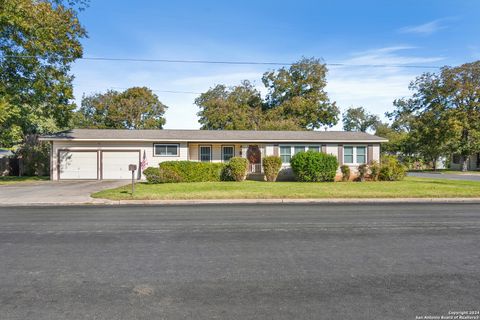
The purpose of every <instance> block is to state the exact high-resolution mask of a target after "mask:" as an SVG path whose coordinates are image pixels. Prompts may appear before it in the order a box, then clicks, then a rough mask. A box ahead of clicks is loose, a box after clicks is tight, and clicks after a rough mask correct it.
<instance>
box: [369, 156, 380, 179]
mask: <svg viewBox="0 0 480 320" xmlns="http://www.w3.org/2000/svg"><path fill="white" fill-rule="evenodd" d="M379 174H380V164H379V163H378V162H377V161H375V160H372V161H370V178H371V179H372V181H377V180H378V175H379Z"/></svg>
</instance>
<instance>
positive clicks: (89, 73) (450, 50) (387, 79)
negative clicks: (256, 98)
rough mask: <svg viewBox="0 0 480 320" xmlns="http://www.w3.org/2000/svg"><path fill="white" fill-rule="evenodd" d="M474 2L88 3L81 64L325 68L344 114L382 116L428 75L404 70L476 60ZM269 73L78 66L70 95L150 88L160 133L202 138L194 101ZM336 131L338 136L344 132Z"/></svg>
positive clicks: (479, 41)
mask: <svg viewBox="0 0 480 320" xmlns="http://www.w3.org/2000/svg"><path fill="white" fill-rule="evenodd" d="M478 12H480V1H477V0H464V1H462V0H456V1H441V0H435V1H433V0H416V1H410V0H402V1H368V0H364V1H358V0H356V1H300V0H297V1H278V0H277V1H248V0H244V1H208V0H204V1H153V0H151V1H126V0H116V1H112V0H91V3H90V6H89V8H87V9H86V10H85V11H83V12H82V13H81V14H80V20H81V22H82V23H83V25H84V26H85V27H86V29H87V31H88V34H89V38H87V39H85V40H83V45H84V56H85V57H115V58H146V59H185V60H222V61H225V60H227V61H278V62H294V61H296V60H298V59H300V58H301V57H302V56H305V57H312V56H313V57H317V58H323V59H324V61H325V62H326V63H345V64H349V65H365V64H389V65H396V66H395V67H382V68H379V67H373V68H372V67H360V66H349V67H329V74H328V77H327V80H328V85H327V91H328V93H329V96H330V98H331V99H332V100H334V101H337V104H338V106H339V107H340V108H341V109H342V111H343V110H345V109H346V108H348V107H350V106H364V107H365V108H366V109H367V110H369V111H371V112H374V113H376V114H379V115H381V116H383V114H384V113H385V112H386V111H389V110H391V109H392V101H393V100H394V99H396V98H400V97H403V96H406V95H408V94H409V92H408V83H409V82H410V81H411V80H413V79H414V78H415V76H417V75H419V74H421V73H422V72H424V71H432V70H431V69H412V68H406V67H402V66H404V65H422V66H443V65H457V64H461V63H464V62H470V61H474V60H478V59H480V37H479V31H480V19H478ZM272 68H276V67H272V66H265V65H254V66H251V65H211V64H167V63H160V62H156V63H152V62H121V61H90V60H80V61H78V62H76V63H75V65H74V66H73V68H72V71H73V73H74V75H75V77H76V78H75V81H74V93H75V96H76V101H77V103H78V104H79V103H80V100H81V97H82V94H90V93H93V92H104V91H106V90H107V89H111V88H113V89H123V88H128V87H131V86H147V87H149V88H151V89H153V90H156V91H155V93H156V94H157V95H158V96H159V98H160V100H161V101H162V102H163V103H165V104H166V105H167V106H169V109H168V111H167V113H166V119H167V125H166V128H170V129H173V128H185V129H190V128H198V127H199V124H198V122H197V117H196V113H197V112H198V108H197V107H196V106H195V105H194V104H193V101H194V99H195V98H196V97H197V96H198V95H197V94H190V93H181V94H180V93H167V92H162V91H168V90H173V91H188V92H204V91H206V90H208V89H209V88H210V87H213V86H214V85H216V84H219V83H223V84H227V85H235V84H238V83H239V82H240V81H241V80H243V79H248V80H250V81H252V82H253V83H255V84H256V85H258V87H259V89H261V90H262V92H264V89H263V85H262V83H261V76H262V74H263V72H265V71H268V70H271V69H272ZM340 128H341V125H340V124H339V125H337V126H335V127H334V129H340Z"/></svg>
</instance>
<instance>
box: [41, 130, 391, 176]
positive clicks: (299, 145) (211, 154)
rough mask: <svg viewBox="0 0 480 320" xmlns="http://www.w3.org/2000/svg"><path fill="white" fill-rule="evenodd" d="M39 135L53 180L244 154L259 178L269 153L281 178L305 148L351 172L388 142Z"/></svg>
mask: <svg viewBox="0 0 480 320" xmlns="http://www.w3.org/2000/svg"><path fill="white" fill-rule="evenodd" d="M40 139H41V140H43V141H50V142H51V144H52V148H51V150H52V151H51V160H50V166H51V170H50V171H51V174H50V178H51V179H52V180H68V179H94V180H102V179H131V177H132V175H131V172H130V171H128V169H129V165H130V164H135V165H136V166H137V168H138V169H137V171H136V172H135V178H136V179H142V178H144V177H143V175H142V170H143V169H145V168H146V167H152V166H153V167H156V166H158V165H159V163H160V162H162V161H172V160H190V161H211V162H226V161H228V160H229V159H230V158H231V157H234V156H237V157H246V158H248V159H249V162H250V165H249V168H248V170H249V174H250V175H251V176H255V175H256V176H261V175H262V171H263V169H262V164H261V163H262V157H264V156H268V155H278V156H280V157H281V159H282V162H283V169H282V171H281V174H280V178H282V179H288V178H291V177H292V173H291V170H290V158H291V157H292V156H293V155H294V154H295V153H297V152H300V151H306V150H314V151H321V152H325V153H329V154H333V155H335V156H336V157H337V158H338V160H339V163H340V165H342V164H346V165H349V166H350V167H351V168H352V171H353V172H355V171H356V168H357V167H358V165H360V164H362V163H368V162H370V161H372V160H376V161H379V160H380V143H382V142H386V141H387V140H386V139H384V138H380V137H377V136H374V135H371V134H368V133H364V132H343V131H237V130H225V131H222V130H113V129H73V130H69V131H63V132H59V133H57V134H54V135H48V136H43V137H41V138H40ZM339 172H340V171H339Z"/></svg>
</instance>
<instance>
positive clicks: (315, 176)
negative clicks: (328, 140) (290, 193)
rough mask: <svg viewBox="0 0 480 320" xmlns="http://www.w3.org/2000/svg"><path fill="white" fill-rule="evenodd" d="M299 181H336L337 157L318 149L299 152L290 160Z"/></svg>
mask: <svg viewBox="0 0 480 320" xmlns="http://www.w3.org/2000/svg"><path fill="white" fill-rule="evenodd" d="M290 164H291V166H292V170H293V173H295V176H296V177H297V180H298V181H302V182H319V181H334V180H335V175H336V173H337V168H338V161H337V157H335V156H333V155H330V154H325V153H322V152H316V151H307V152H304V151H302V152H299V153H297V154H296V155H294V156H293V157H292V159H291V160H290Z"/></svg>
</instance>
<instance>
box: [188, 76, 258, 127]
mask: <svg viewBox="0 0 480 320" xmlns="http://www.w3.org/2000/svg"><path fill="white" fill-rule="evenodd" d="M195 104H196V105H197V106H199V107H200V111H199V112H198V116H199V117H200V120H199V122H200V124H201V125H202V127H201V128H202V129H208V130H218V129H223V130H256V129H258V127H259V126H260V125H261V123H262V118H263V115H262V98H261V96H260V92H258V90H256V89H255V88H254V86H253V85H252V84H251V83H250V82H249V81H247V80H245V81H243V82H242V83H241V84H240V85H238V86H234V87H231V88H227V87H226V86H224V85H217V86H215V87H214V88H213V89H210V90H208V91H207V92H205V93H202V94H201V95H200V97H198V98H197V99H195Z"/></svg>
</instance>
